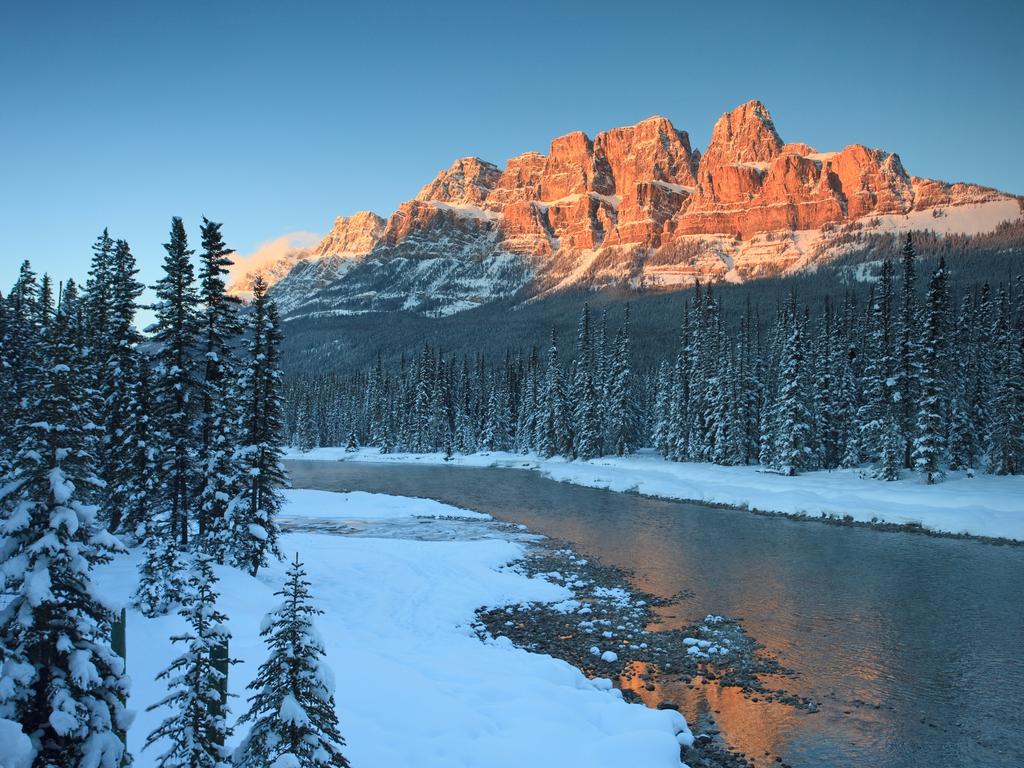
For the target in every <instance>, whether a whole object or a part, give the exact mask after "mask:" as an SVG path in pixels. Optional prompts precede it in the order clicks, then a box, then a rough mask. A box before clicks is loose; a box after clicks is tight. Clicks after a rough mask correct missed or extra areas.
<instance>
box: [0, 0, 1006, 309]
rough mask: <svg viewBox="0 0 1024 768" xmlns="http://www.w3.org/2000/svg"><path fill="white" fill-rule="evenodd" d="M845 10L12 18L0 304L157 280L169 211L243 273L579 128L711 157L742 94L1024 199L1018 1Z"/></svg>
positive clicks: (13, 11) (4, 40)
mask: <svg viewBox="0 0 1024 768" xmlns="http://www.w3.org/2000/svg"><path fill="white" fill-rule="evenodd" d="M835 6H838V4H834V3H830V2H820V1H819V2H814V3H811V2H808V3H800V2H791V3H783V2H774V3H768V2H758V3H750V4H745V3H740V2H732V3H723V2H714V3H701V4H695V3H687V2H681V1H679V2H667V3H644V2H637V1H636V0H616V1H615V2H605V1H604V0H593V1H592V2H587V3H561V2H536V3H535V2H512V3H483V2H476V3H461V2H449V3H409V4H403V3H361V4H356V3H344V2H330V3H328V2H324V3H314V2H308V3H302V2H294V3H283V2H274V3H261V2H237V3H236V2H223V1H222V2H205V3H192V2H185V1H179V2H175V3H164V4H157V3H133V2H124V3H108V2H102V0H98V1H97V2H95V3H77V2H75V3H72V2H67V3H52V2H45V1H44V0H38V1H36V2H29V1H28V0H8V1H7V2H4V3H2V4H0V94H2V102H0V104H2V106H0V233H2V240H0V248H2V249H3V250H2V256H0V289H2V290H4V291H5V292H6V289H7V288H8V286H9V285H10V283H11V282H12V281H13V279H14V275H15V273H16V270H17V266H18V264H19V263H20V262H21V260H22V259H24V258H29V259H31V261H32V262H33V265H34V266H35V267H36V268H37V269H38V270H40V271H42V270H45V271H49V272H51V273H52V274H54V275H55V276H56V277H63V276H66V275H69V274H70V275H72V276H75V277H81V276H82V275H84V273H85V270H86V268H87V266H88V258H89V253H90V252H89V246H90V245H91V243H92V241H93V240H94V239H95V236H96V234H97V233H98V232H99V231H100V230H101V229H102V228H103V227H104V226H109V227H110V229H111V232H112V233H113V234H114V235H115V236H118V237H124V238H126V239H128V240H129V242H130V243H131V244H132V247H133V250H134V251H135V253H136V255H137V256H138V258H139V260H140V262H141V263H142V266H143V277H144V278H145V279H146V280H147V281H150V282H151V281H152V280H154V279H155V278H156V277H157V274H158V269H159V264H160V261H161V259H162V255H163V250H162V248H161V247H160V244H161V243H162V242H164V241H165V240H166V234H167V230H168V225H169V221H170V217H171V216H172V215H180V216H183V217H184V218H185V221H186V225H187V226H188V228H189V232H190V235H191V236H192V238H193V239H194V240H196V241H197V240H198V224H199V218H200V216H201V215H204V214H205V215H207V216H209V217H210V218H213V219H215V220H217V221H222V222H224V223H225V227H224V231H225V234H226V236H227V238H228V241H229V243H230V244H231V245H233V246H234V247H235V248H236V249H238V250H239V251H240V252H242V253H247V252H251V251H253V250H254V249H256V248H257V247H258V246H259V245H260V244H262V243H265V242H267V241H271V240H273V239H275V238H278V237H280V236H282V235H285V234H286V233H293V232H315V233H322V232H324V231H326V230H327V229H328V228H329V226H330V224H331V222H332V221H333V218H334V217H335V216H337V215H339V214H347V213H351V212H353V211H355V210H359V209H371V210H375V211H377V212H378V213H381V214H384V215H386V214H388V213H390V212H391V211H392V210H393V209H394V208H395V207H396V205H397V204H398V203H399V202H401V201H402V200H405V199H408V198H410V197H412V196H413V195H414V194H415V193H416V191H417V190H418V189H419V187H420V186H422V185H423V184H424V183H426V182H427V181H429V180H430V179H431V178H432V177H433V176H434V174H435V173H436V172H437V171H438V170H440V169H441V168H444V167H447V166H448V165H449V164H450V163H451V161H452V160H453V159H454V158H456V157H460V156H463V155H479V156H481V157H484V158H485V159H488V160H491V161H492V162H495V163H498V164H499V165H500V164H503V163H504V161H505V160H506V159H507V158H508V157H510V156H512V155H515V154H519V153H521V152H523V151H526V150H530V149H535V150H540V151H546V149H547V146H548V143H549V141H550V140H551V138H552V137H554V136H557V135H560V134H563V133H566V132H569V131H571V130H577V129H580V130H584V131H586V132H588V133H589V134H591V135H593V134H594V133H596V132H597V131H599V130H602V129H605V128H610V127H614V126H617V125H624V124H629V123H633V122H636V121H638V120H640V119H643V118H644V117H647V116H649V115H652V114H662V115H665V116H667V117H669V118H670V119H671V120H672V121H673V122H674V123H675V125H676V127H677V128H680V129H683V130H686V131H688V132H689V134H690V138H691V142H692V143H693V145H694V146H695V147H701V148H703V146H705V145H706V143H707V141H708V138H709V135H710V131H711V126H712V125H713V123H714V121H715V119H717V117H718V116H719V115H720V114H721V113H722V112H724V111H726V110H728V109H730V108H732V107H734V106H736V105H737V104H740V103H742V102H744V101H747V100H749V99H752V98H758V99H761V100H762V101H763V102H765V104H766V105H767V106H768V108H769V109H770V110H771V111H772V114H773V116H774V117H775V121H776V125H777V127H778V129H779V132H780V133H781V134H782V137H783V138H784V139H786V140H788V141H804V142H807V143H809V144H811V145H813V146H815V147H817V148H818V149H820V150H826V149H836V148H840V147H842V146H844V145H846V144H849V143H853V142H859V143H864V144H868V145H870V146H882V147H885V148H887V149H890V150H893V151H896V152H898V153H899V154H900V156H901V157H902V158H903V161H904V164H905V165H906V167H907V168H908V169H909V170H910V172H911V173H914V174H917V175H921V176H932V177H937V178H942V179H947V180H951V181H952V180H970V181H974V182H978V183H982V184H987V185H992V186H995V187H999V188H1001V189H1004V190H1007V191H1009V192H1014V193H1018V194H1019V193H1024V153H1022V152H1021V148H1020V146H1021V139H1020V136H1021V126H1022V125H1024V97H1022V89H1021V86H1022V77H1021V73H1022V72H1024V53H1022V49H1024V46H1022V45H1021V43H1020V39H1019V38H1020V35H1021V33H1022V31H1024V11H1022V9H1021V4H1019V3H1015V2H973V3H970V4H966V3H955V4H954V3H945V2H934V1H933V2H927V3H924V2H922V3H865V2H856V3H845V4H842V7H841V9H839V8H838V7H835ZM894 6H895V7H894Z"/></svg>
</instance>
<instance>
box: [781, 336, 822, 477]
mask: <svg viewBox="0 0 1024 768" xmlns="http://www.w3.org/2000/svg"><path fill="white" fill-rule="evenodd" d="M791 323H792V330H791V331H790V335H789V339H788V341H787V342H786V347H785V350H784V351H783V356H782V368H781V370H780V372H779V379H780V381H779V394H778V401H777V404H776V406H775V421H776V425H777V426H776V430H777V432H776V434H775V444H776V447H775V450H774V452H773V457H772V458H773V461H772V467H773V468H774V469H777V470H779V471H780V472H782V473H783V474H786V475H795V474H797V473H798V472H800V471H803V470H806V469H811V468H813V452H812V450H811V445H810V444H811V414H810V410H809V409H808V407H807V403H806V398H807V397H808V394H809V393H808V392H807V390H806V388H805V387H804V386H803V373H804V371H803V367H804V365H805V364H806V362H805V352H804V346H803V345H804V341H803V327H802V326H803V324H802V323H801V322H800V320H799V319H797V318H793V319H792V320H791Z"/></svg>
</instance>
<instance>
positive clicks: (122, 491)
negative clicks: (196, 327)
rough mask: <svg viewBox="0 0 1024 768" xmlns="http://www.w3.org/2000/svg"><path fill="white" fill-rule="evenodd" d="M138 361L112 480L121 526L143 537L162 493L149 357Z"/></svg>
mask: <svg viewBox="0 0 1024 768" xmlns="http://www.w3.org/2000/svg"><path fill="white" fill-rule="evenodd" d="M137 364H138V368H137V376H136V377H135V385H134V388H133V391H132V395H131V398H130V400H129V406H128V414H127V416H126V418H125V422H126V429H125V430H124V433H123V435H122V441H121V444H120V445H118V447H117V450H116V451H115V453H114V455H115V457H117V458H118V463H117V465H116V467H115V474H114V477H113V480H112V482H113V483H114V484H115V485H116V486H117V487H118V498H119V499H121V501H120V502H119V503H121V505H122V506H121V519H122V522H121V529H122V530H123V531H125V532H127V533H128V534H130V535H131V536H133V537H134V538H135V539H136V540H138V541H142V540H144V539H145V536H146V535H147V533H146V532H147V529H148V526H149V521H150V519H151V516H152V515H153V514H154V513H155V512H156V511H157V504H158V502H159V500H160V498H161V497H162V493H161V492H160V479H159V477H158V472H157V465H158V460H157V459H158V456H159V453H158V448H157V444H156V440H155V438H154V433H153V400H152V396H151V392H150V373H149V361H148V360H146V359H145V358H144V357H142V356H141V355H139V357H138V360H137Z"/></svg>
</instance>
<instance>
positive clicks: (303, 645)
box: [235, 554, 349, 768]
mask: <svg viewBox="0 0 1024 768" xmlns="http://www.w3.org/2000/svg"><path fill="white" fill-rule="evenodd" d="M309 586H310V582H309V581H308V580H307V579H306V572H305V571H304V570H303V568H302V563H301V562H299V556H298V554H296V555H295V561H294V562H293V563H292V564H291V565H290V566H289V568H288V577H287V582H286V584H285V586H284V587H283V588H282V589H281V590H280V591H279V592H277V593H276V595H277V596H278V597H279V598H281V601H282V602H281V605H280V606H279V607H278V608H276V609H275V610H273V611H272V612H270V613H268V614H267V616H266V618H264V620H263V628H262V630H261V631H260V635H261V636H263V637H264V638H266V642H267V646H268V647H269V649H270V656H269V658H268V659H267V660H266V661H265V662H263V664H262V665H260V668H259V671H258V672H257V673H256V677H255V678H254V679H253V681H252V682H251V683H249V686H248V687H249V690H251V691H254V693H253V695H252V696H250V697H249V711H248V712H246V713H245V714H244V715H242V717H241V718H240V719H239V723H252V727H251V729H250V731H249V734H248V736H246V738H245V740H244V741H243V742H242V745H241V746H240V747H239V749H238V750H237V751H236V753H235V765H236V766H239V767H240V768H264V767H265V766H279V767H280V768H283V767H284V766H288V767H289V768H315V767H316V766H335V768H347V766H348V765H349V763H348V761H347V760H346V759H345V757H344V756H343V755H342V754H341V748H342V747H343V746H344V745H345V740H344V739H343V738H342V737H341V733H340V731H339V730H338V716H337V714H336V712H335V708H334V675H333V674H332V672H331V670H330V668H329V667H328V666H327V664H326V662H325V661H324V656H325V655H326V651H325V650H324V645H323V641H322V640H321V638H320V634H319V633H318V632H317V631H316V628H315V627H314V626H313V617H314V616H317V615H319V614H322V613H323V611H321V610H318V609H317V608H314V607H313V605H312V599H311V597H310V594H309Z"/></svg>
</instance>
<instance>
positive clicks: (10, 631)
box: [0, 314, 130, 768]
mask: <svg viewBox="0 0 1024 768" xmlns="http://www.w3.org/2000/svg"><path fill="white" fill-rule="evenodd" d="M68 320H69V318H67V317H65V316H63V315H61V314H58V315H57V317H56V318H55V319H53V320H52V321H51V322H50V323H48V324H47V325H48V326H49V329H48V332H47V335H46V337H45V339H44V343H43V351H42V354H41V355H40V357H41V361H40V366H39V368H38V370H37V371H36V372H35V375H34V376H33V379H32V380H31V382H29V387H28V388H27V390H26V393H25V394H24V398H25V400H26V401H27V402H26V403H25V406H24V408H23V409H22V412H23V413H22V415H23V416H27V415H30V417H28V418H22V419H21V420H20V422H19V424H18V425H17V427H16V430H17V436H18V440H19V443H20V446H21V447H20V450H19V451H18V454H17V456H16V458H15V460H14V464H13V469H12V471H11V473H10V475H9V476H8V478H7V481H6V482H5V484H4V486H3V490H2V491H0V505H2V511H3V515H2V532H3V536H2V538H0V574H2V585H0V586H2V591H3V592H5V593H7V594H8V595H9V596H10V600H9V601H8V602H7V603H6V605H5V606H4V607H3V608H2V610H0V660H2V661H0V665H2V666H0V670H2V671H0V716H2V717H7V718H9V719H13V720H16V721H17V722H19V723H21V726H22V728H23V730H24V731H25V733H26V734H28V736H29V737H30V738H31V740H32V744H33V748H34V749H35V751H36V756H35V761H34V765H37V766H96V767H97V768H115V766H119V765H121V764H122V763H124V762H126V761H127V755H126V754H125V750H124V744H123V743H122V741H121V739H120V737H119V736H118V733H117V732H118V730H121V731H123V730H125V729H126V728H127V727H128V725H129V722H130V717H129V716H128V715H127V713H126V712H125V709H124V705H123V701H124V699H125V697H126V696H127V692H128V681H127V678H126V677H125V674H124V662H123V660H122V659H121V658H120V657H119V656H117V655H116V654H115V653H114V652H113V650H112V649H111V647H110V631H111V623H112V621H113V618H114V616H113V612H112V610H111V609H110V608H109V607H108V606H107V605H105V604H104V603H103V602H102V601H101V600H100V598H99V597H98V596H97V594H96V593H95V590H94V585H93V583H92V569H93V567H94V566H95V565H96V564H98V563H102V562H106V561H107V560H108V559H109V558H110V555H111V554H112V553H113V552H115V551H120V550H121V549H122V548H121V545H120V544H119V543H118V542H117V540H116V539H114V538H113V536H111V535H110V534H109V533H107V531H106V530H104V529H102V528H100V527H99V526H98V525H97V524H96V509H95V507H94V506H92V505H91V504H89V503H87V502H86V501H84V498H87V496H88V491H89V489H91V488H95V487H96V486H97V485H99V484H100V483H101V481H100V480H99V478H98V477H97V476H96V467H95V458H94V456H93V455H92V454H91V453H90V452H89V450H88V448H89V446H90V444H91V442H92V441H91V440H90V435H91V432H92V431H93V430H94V428H95V425H94V424H93V422H92V416H91V414H90V413H89V410H90V409H89V408H88V407H87V406H86V405H85V403H86V400H87V395H86V392H85V391H84V389H83V387H82V382H81V378H82V377H81V369H80V368H79V366H80V365H81V363H82V359H83V356H82V353H81V350H80V349H79V348H78V347H77V346H76V345H75V344H73V343H72V342H71V335H72V331H71V329H70V327H69V323H68Z"/></svg>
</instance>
